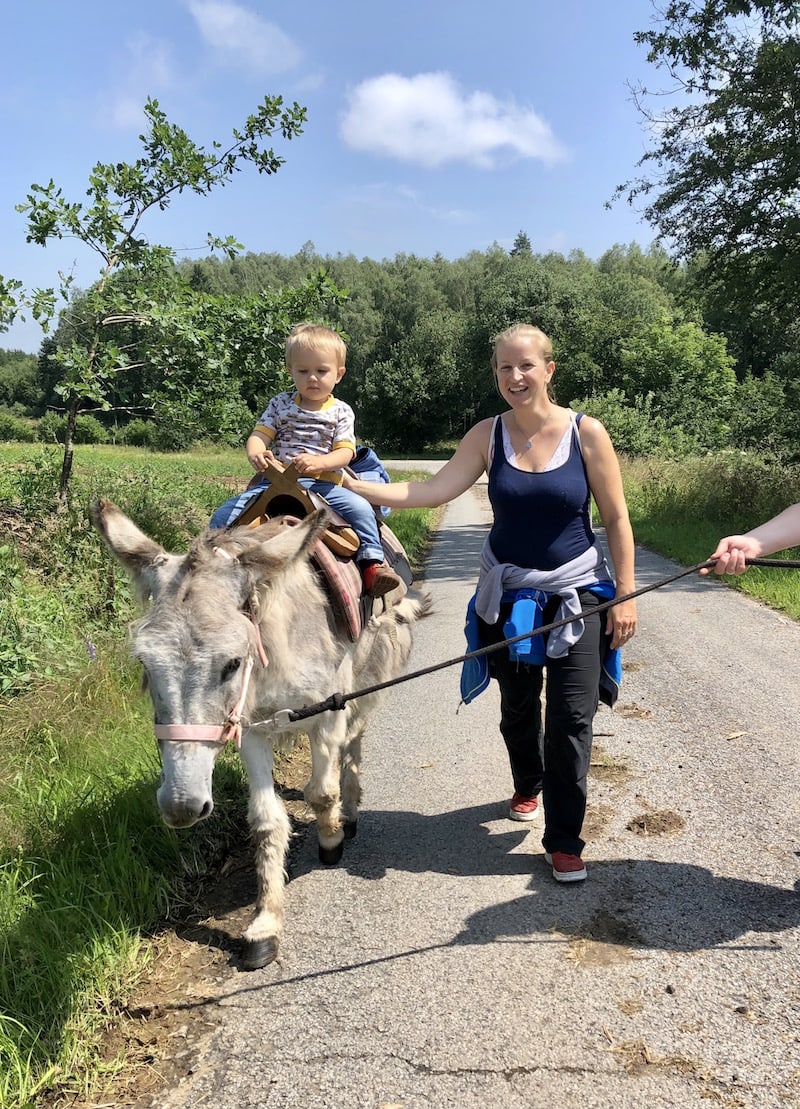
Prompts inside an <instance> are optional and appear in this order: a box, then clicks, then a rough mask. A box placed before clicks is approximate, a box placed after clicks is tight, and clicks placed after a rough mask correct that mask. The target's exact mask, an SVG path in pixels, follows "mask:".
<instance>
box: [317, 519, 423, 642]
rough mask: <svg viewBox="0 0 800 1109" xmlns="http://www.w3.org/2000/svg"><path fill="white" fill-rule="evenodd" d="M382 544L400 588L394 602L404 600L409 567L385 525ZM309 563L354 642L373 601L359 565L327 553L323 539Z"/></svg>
mask: <svg viewBox="0 0 800 1109" xmlns="http://www.w3.org/2000/svg"><path fill="white" fill-rule="evenodd" d="M380 536H381V545H382V547H383V552H384V555H385V556H386V561H387V562H388V564H389V565H390V566H391V567H392V569H393V570H394V572H395V573H396V574H397V575H398V577H399V578H400V582H401V587H400V589H398V590H395V591H394V593H393V596H394V603H395V604H396V603H397V602H398V601H399V600H401V599H402V598H403V597H405V595H406V593H407V592H408V587H409V586H410V585H411V580H412V579H411V567H410V565H409V562H408V558H407V557H406V552H405V551H404V550H403V547H402V545H401V543H400V540H399V539H398V538H397V536H396V535H395V534H394V532H393V531H392V530H391V528H389V527H387V526H386V524H382V525H381V529H380ZM311 561H312V562H313V563H314V565H315V566H316V568H317V569H318V570H319V572H320V573H321V574H322V577H323V578H324V580H325V584H326V586H327V587H328V592H329V593H330V595H331V600H332V602H333V607H334V609H335V610H336V613H337V615H338V616H339V617H340V618H341V620H342V622H343V624H344V626H345V628H346V630H347V634H348V635H349V637H350V639H351V641H352V642H353V643H355V641H356V640H357V639H358V637H359V635H361V631H362V629H363V628H364V626H365V625H366V623H367V621H368V620H369V618H370V616H371V615H372V606H373V599H372V597H367V596H365V595H364V593H363V592H362V589H363V581H362V579H361V571H360V570H359V568H358V564H357V563H356V562H355V561H354V560H353V559H352V558H343V557H342V556H341V555H339V554H337V553H335V552H333V551H332V550H330V548H329V546H328V545H327V544H326V543H325V539H324V537H323V538H322V539H321V540H320V541H319V542H318V543H317V545H316V547H315V549H314V554H313V555H312V556H311Z"/></svg>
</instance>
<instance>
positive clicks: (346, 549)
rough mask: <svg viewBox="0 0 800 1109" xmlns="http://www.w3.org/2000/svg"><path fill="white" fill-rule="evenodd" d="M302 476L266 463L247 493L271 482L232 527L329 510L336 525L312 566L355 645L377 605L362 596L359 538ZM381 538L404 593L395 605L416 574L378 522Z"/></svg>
mask: <svg viewBox="0 0 800 1109" xmlns="http://www.w3.org/2000/svg"><path fill="white" fill-rule="evenodd" d="M299 476H300V475H299V474H298V473H297V470H296V469H295V468H294V466H293V465H289V466H283V465H282V464H281V463H280V462H268V463H267V468H266V470H265V471H264V474H263V476H258V475H257V476H255V477H254V478H252V479H251V481H250V483H249V485H248V488H252V487H253V486H255V485H259V484H260V483H261V481H262V480H263V478H264V477H266V479H267V480H268V481H269V485H267V486H265V487H264V489H263V490H262V492H261V493H260V494H259V495H258V496H257V497H256V498H255V500H254V501H253V502H252V503H251V504H249V505H248V506H247V508H246V509H245V511H244V512H243V513H242V514H241V516H239V517H238V518H237V519H236V520H235V521H234V523H233V525H232V526H233V527H250V528H255V527H258V526H259V525H260V524H263V523H265V522H266V521H267V520H271V519H274V518H275V517H277V516H283V517H284V518H285V520H286V523H289V524H292V523H295V522H296V521H297V520H298V519H299V518H301V517H303V516H307V515H308V514H309V512H313V511H314V510H315V509H317V508H322V507H324V508H327V509H328V512H330V513H331V516H332V522H331V523H330V524H329V525H328V527H327V528H326V529H325V531H324V532H323V533H322V537H321V538H320V540H319V542H318V543H317V545H316V548H315V550H314V553H313V555H312V556H311V562H312V564H313V566H314V568H315V570H316V571H317V573H318V574H319V576H320V578H321V580H322V583H323V585H324V586H325V588H326V589H327V591H328V594H329V596H330V598H331V602H332V604H333V608H334V611H335V612H336V616H337V618H338V620H339V621H340V623H341V625H342V627H343V628H344V629H345V631H346V632H347V635H348V637H349V639H350V640H351V641H352V642H353V643H355V642H356V640H357V639H358V637H359V636H360V635H361V632H362V630H363V629H364V627H365V626H366V624H367V623H368V621H369V619H370V617H371V616H372V609H373V605H374V600H373V598H372V597H368V596H367V595H366V594H365V593H364V591H363V581H362V578H361V572H360V570H359V569H358V566H357V565H356V563H355V561H354V555H355V553H356V551H357V550H358V548H359V539H358V536H357V535H356V533H355V531H353V529H352V528H351V527H349V525H348V524H347V521H346V520H344V519H342V517H341V516H340V515H339V514H338V513H337V512H335V511H334V510H333V509H332V508H331V507H330V505H328V504H327V502H326V501H325V498H324V497H323V496H321V495H320V494H319V493H311V492H309V491H308V490H307V489H304V488H303V486H302V485H300V484H299V483H298V480H297V479H298V477H299ZM378 534H379V535H380V540H381V546H382V547H383V552H384V557H385V559H386V561H387V563H388V564H389V565H390V566H391V567H392V569H393V570H394V571H395V573H396V574H397V575H398V577H399V578H400V580H401V583H402V584H401V589H400V590H394V592H393V594H392V597H393V602H392V603H395V604H396V603H397V602H398V601H399V600H400V599H401V598H402V597H404V596H405V594H406V592H407V590H408V587H409V586H410V585H411V581H412V573H411V566H410V565H409V562H408V558H407V556H406V553H405V551H404V550H403V545H402V544H401V542H400V540H399V539H398V538H397V536H396V535H395V534H394V532H393V531H392V530H391V529H390V528H389V527H388V526H387V525H386V523H384V522H383V520H382V519H380V518H379V520H378Z"/></svg>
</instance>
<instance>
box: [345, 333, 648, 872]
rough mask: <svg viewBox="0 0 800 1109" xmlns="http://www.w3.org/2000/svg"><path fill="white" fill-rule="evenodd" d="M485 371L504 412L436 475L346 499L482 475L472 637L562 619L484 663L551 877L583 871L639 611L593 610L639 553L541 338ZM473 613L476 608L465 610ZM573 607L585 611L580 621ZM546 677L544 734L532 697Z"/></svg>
mask: <svg viewBox="0 0 800 1109" xmlns="http://www.w3.org/2000/svg"><path fill="white" fill-rule="evenodd" d="M493 348H494V349H493V355H492V368H493V370H494V373H495V377H496V381H497V387H498V390H499V392H500V395H501V396H502V398H503V400H504V401H505V402H506V404H507V405H508V410H507V411H506V412H504V413H503V414H502V415H501V416H499V417H496V418H495V419H494V420H492V419H488V420H482V421H481V422H480V423H477V424H475V425H474V426H473V427H472V428H471V429H470V430H469V431H468V432H467V434H466V435H465V436H464V438H463V439H462V440H461V442H460V443H459V445H458V448H457V449H456V452H455V454H454V455H453V457H452V458H451V459H450V460H449V461H448V462H447V463H446V464H445V465H444V466H443V467H442V468H441V469H440V470H439V471H438V473H436V474H435V475H433V476H432V477H431V478H429V479H428V480H426V481H420V482H403V483H397V484H391V485H384V486H381V487H379V488H376V487H375V485H374V484H371V483H369V482H362V481H353V480H351V479H346V484H347V485H348V487H349V488H351V489H352V490H353V491H354V492H357V493H360V494H361V496H363V497H365V498H366V499H367V500H369V501H370V502H371V503H373V504H380V505H387V506H389V507H390V508H420V507H431V508H432V507H436V506H437V505H441V504H444V503H445V502H447V501H451V500H453V499H454V498H455V497H457V496H459V495H460V494H461V493H463V492H464V491H465V490H467V489H469V488H470V486H472V485H473V484H474V483H475V481H477V479H478V478H479V477H480V476H481V474H482V473H483V472H484V471H486V473H487V474H488V476H489V499H490V502H491V505H492V511H493V524H492V528H491V531H490V533H489V536H488V539H487V541H486V544H485V546H484V550H483V554H482V557H481V568H480V575H479V579H478V589H477V593H476V596H475V598H474V599H473V601H474V612H475V621H476V625H477V631H478V633H479V637H480V640H481V641H482V642H484V643H487V644H488V643H492V642H494V643H496V642H499V641H501V640H503V639H506V638H510V637H511V636H512V635H513V634H514V632H515V630H520V620H522V621H523V623H522V625H521V630H522V631H525V630H528V628H530V627H531V626H532V625H531V618H533V619H535V622H536V623H537V624H538V625H539V626H541V624H543V623H552V622H554V621H556V620H558V619H562V618H564V617H566V616H569V615H571V614H576V619H575V620H574V621H573V622H571V623H570V624H568V625H566V626H565V627H564V628H563V629H557V630H556V631H554V632H552V633H551V634H550V635H549V637H548V639H547V643H546V654H545V653H540V651H541V647H542V645H541V639H540V638H538V637H534V638H532V639H530V640H529V641H528V646H527V648H526V647H525V645H524V644H523V645H522V653H520V648H519V647H511V648H509V647H503V648H500V649H498V650H497V651H494V652H492V653H491V654H490V655H489V656H488V658H489V667H490V671H491V675H492V676H493V677H494V678H496V680H497V682H498V685H499V687H500V695H501V720H500V730H501V733H502V735H503V738H504V740H505V743H506V747H507V749H508V754H509V759H510V763H511V774H512V779H513V783H514V795H513V797H512V799H511V804H510V807H509V816H510V817H511V818H512V819H515V820H522V821H530V820H534V819H536V818H537V817H538V815H539V811H540V810H539V802H540V797H541V799H542V801H543V803H544V812H545V827H544V834H543V837H542V844H543V846H544V848H545V858H546V860H547V862H548V863H549V864H550V865H551V866H552V873H553V877H554V878H555V879H556V880H557V881H559V882H576V881H581V880H583V879H584V878H585V877H586V868H585V866H584V863H583V860H582V858H581V854H582V851H583V848H584V841H583V839H581V830H582V826H583V819H584V815H585V811H586V782H587V774H588V770H589V760H590V757H591V749H592V722H593V718H594V715H595V712H596V710H597V705H598V699H599V691H600V687H601V679H602V660H603V655H604V654H605V652H606V650H607V649H609V648H610V649H611V650H616V649H617V648H619V647H621V646H622V645H623V644H624V643H626V642H627V641H628V640H629V639H630V638H631V636H632V635H633V634H634V632H635V630H636V605H635V602H634V601H624V602H621V603H620V604H618V605H615V606H613V607H611V608H610V609H607V610H606V612H605V613H602V614H601V613H594V612H592V610H593V609H595V608H597V606H598V605H599V604H601V603H602V601H603V600H604V599H606V598H611V597H613V596H615V595H616V596H623V595H625V594H628V593H632V592H633V591H634V590H635V583H634V545H633V533H632V531H631V525H630V520H629V517H628V509H627V505H626V503H625V495H624V492H623V488H622V478H621V475H620V469H619V463H618V461H617V457H616V453H615V451H614V448H613V446H612V444H611V440H610V439H609V437H608V434H607V433H606V431H605V429H604V427H603V426H602V424H600V423H599V422H598V421H597V420H595V419H591V418H589V417H580V416H576V414H575V413H574V412H572V411H571V410H570V409H568V408H563V407H561V406H560V405H558V404H556V403H555V399H554V396H553V393H552V390H551V384H550V383H551V379H552V377H553V374H554V373H555V368H556V367H555V363H554V361H553V355H552V347H551V344H550V340H549V339H548V337H547V336H546V335H545V334H544V332H542V331H540V330H539V328H537V327H532V326H531V325H529V324H515V325H514V326H513V327H510V328H508V329H507V330H506V331H504V332H502V334H500V335H498V336H497V337H496V339H495V340H494V344H493ZM592 497H594V500H595V503H596V504H597V507H598V510H599V512H600V516H601V518H602V521H603V524H604V525H605V529H606V535H607V539H608V546H609V550H610V553H611V558H612V560H613V563H614V569H615V571H616V588H615V586H614V583H613V581H612V579H611V575H610V573H609V571H608V568H607V566H606V563H605V560H604V559H603V556H602V553H601V551H600V548H599V546H598V544H597V541H596V537H595V535H594V533H593V531H592V526H591V516H590V513H591V499H592ZM471 607H472V602H471ZM581 611H583V612H585V613H587V614H586V615H584V616H583V617H582V618H581V616H580V615H578V614H579V613H580V612H581ZM545 670H546V672H547V699H546V709H545V721H544V727H542V713H541V692H542V684H543V672H544V671H545Z"/></svg>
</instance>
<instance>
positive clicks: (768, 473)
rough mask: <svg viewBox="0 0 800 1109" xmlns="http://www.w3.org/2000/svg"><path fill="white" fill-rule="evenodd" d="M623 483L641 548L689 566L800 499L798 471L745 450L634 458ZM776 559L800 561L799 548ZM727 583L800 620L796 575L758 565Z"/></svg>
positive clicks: (799, 589) (799, 585) (798, 575)
mask: <svg viewBox="0 0 800 1109" xmlns="http://www.w3.org/2000/svg"><path fill="white" fill-rule="evenodd" d="M623 477H624V481H625V489H626V495H627V499H628V507H629V509H630V513H631V520H632V523H633V529H634V534H635V536H636V540H637V542H639V543H641V544H643V545H644V546H646V547H650V548H651V549H652V550H654V551H657V552H658V553H660V554H663V555H666V556H667V557H669V558H673V559H675V560H676V561H677V562H680V563H683V564H684V565H686V566H692V565H694V564H695V563H698V562H701V561H704V560H705V559H707V558H708V557H709V556H710V555H711V554H712V553H713V552H714V550H715V548H716V546H717V542H718V541H719V539H721V538H722V536H724V535H733V534H737V533H740V532H744V531H749V530H750V529H751V528H753V527H755V526H756V525H757V524H760V523H763V521H764V520H767V519H769V517H771V516H774V515H775V514H776V513H777V512H780V511H781V510H782V509H784V508H786V506H787V505H789V504H793V503H794V502H796V501H800V467H798V466H792V467H788V466H777V465H774V464H769V463H765V462H763V461H762V460H761V459H759V458H758V456H756V455H753V454H748V453H744V452H735V451H730V452H724V453H720V454H718V455H711V456H707V457H703V458H686V459H680V460H674V459H653V458H651V459H646V460H633V461H631V460H629V461H627V462H625V463H624V464H623ZM776 557H782V558H785V559H797V558H800V548H798V549H793V550H787V551H785V552H783V554H782V555H778V556H776ZM715 580H716V579H715ZM722 580H724V582H725V583H726V585H728V586H730V587H731V588H733V589H738V590H740V591H741V592H743V593H747V594H749V595H750V596H753V597H757V598H759V599H760V600H762V601H764V602H765V603H766V604H769V605H771V606H772V607H773V608H777V609H781V610H782V611H784V612H787V613H788V614H789V615H790V616H792V617H794V618H795V619H800V573H798V572H797V571H791V570H770V569H761V568H759V567H753V568H751V569H750V570H748V571H747V573H746V574H743V575H741V576H728V577H725V578H724V579H722Z"/></svg>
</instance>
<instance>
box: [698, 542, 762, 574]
mask: <svg viewBox="0 0 800 1109" xmlns="http://www.w3.org/2000/svg"><path fill="white" fill-rule="evenodd" d="M760 554H761V544H760V543H759V542H758V540H757V539H753V538H752V536H749V535H726V536H725V538H724V539H720V541H719V543H718V544H717V549H716V550H715V551H714V553H713V554H712V555H711V556H710V557H711V558H714V559H716V562H715V563H714V566H713V567H707V568H705V569H703V570H701V571H700V573H701V574H709V573H711V571H712V570H713V571H714V573H715V574H743V573H744V572H745V570H746V569H747V561H746V560H747V559H748V558H758V557H759V556H760Z"/></svg>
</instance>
